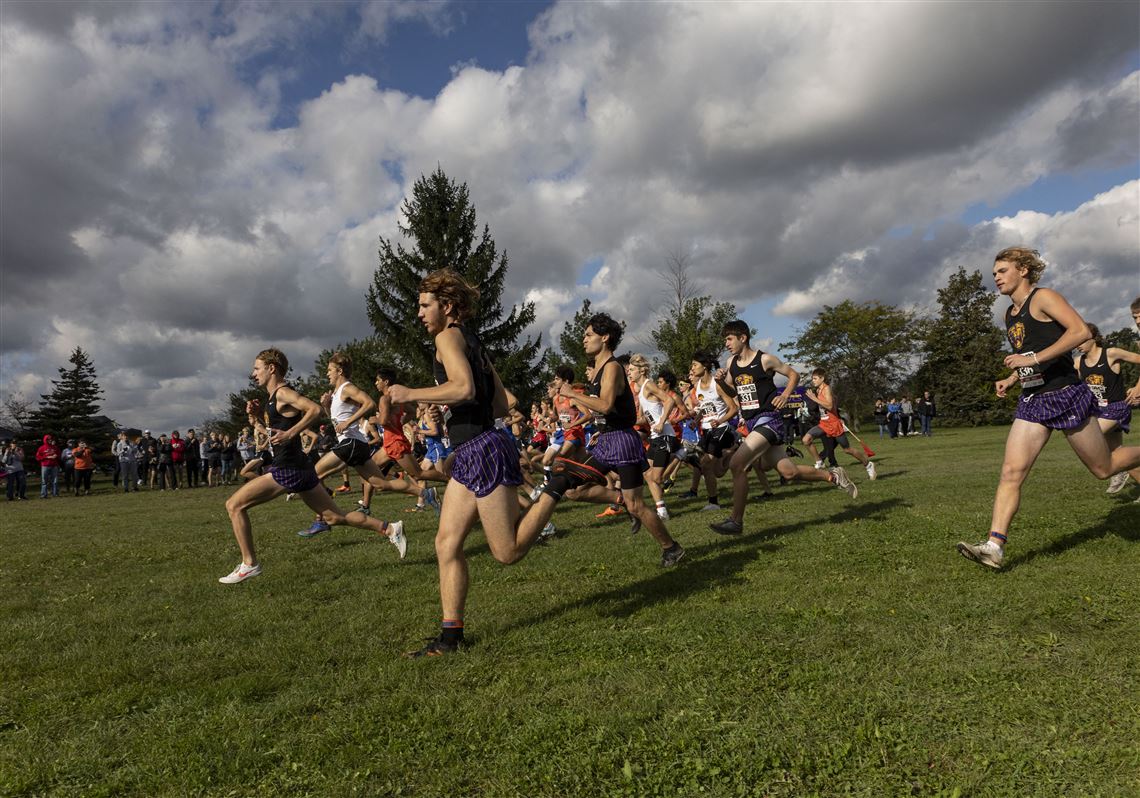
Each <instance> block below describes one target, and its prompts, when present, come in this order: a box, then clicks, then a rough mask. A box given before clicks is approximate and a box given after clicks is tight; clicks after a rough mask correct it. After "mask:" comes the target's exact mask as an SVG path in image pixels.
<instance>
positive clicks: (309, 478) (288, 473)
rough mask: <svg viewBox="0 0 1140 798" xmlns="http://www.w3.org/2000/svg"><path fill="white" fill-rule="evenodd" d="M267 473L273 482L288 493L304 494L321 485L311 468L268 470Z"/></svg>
mask: <svg viewBox="0 0 1140 798" xmlns="http://www.w3.org/2000/svg"><path fill="white" fill-rule="evenodd" d="M269 473H270V475H271V476H272V477H273V481H274V482H276V483H277V484H278V485H280V486H281V487H283V488H285V490H287V491H289V492H290V493H304V492H305V491H307V490H312V489H313V488H315V487H316V486H317V485H320V484H321V481H320V480H319V479H317V472H316V471H314V470H313V469H311V468H270V469H269Z"/></svg>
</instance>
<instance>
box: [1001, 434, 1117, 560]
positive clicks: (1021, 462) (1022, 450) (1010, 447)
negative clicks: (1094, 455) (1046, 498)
mask: <svg viewBox="0 0 1140 798" xmlns="http://www.w3.org/2000/svg"><path fill="white" fill-rule="evenodd" d="M1051 432H1052V430H1050V429H1049V428H1048V427H1045V426H1042V425H1041V424H1034V423H1031V422H1029V421H1024V420H1022V419H1020V418H1018V419H1014V421H1013V426H1012V427H1010V428H1009V436H1008V437H1007V438H1006V439H1005V459H1004V460H1003V461H1002V464H1001V478H1000V479H999V480H998V486H997V492H996V494H995V495H994V511H993V516H992V518H991V521H990V531H991V532H997V533H998V534H1000V535H1002V536H1008V533H1009V524H1010V521H1012V520H1013V516H1014V515H1015V514H1016V513H1017V508H1018V507H1019V506H1020V504H1021V485H1022V483H1023V482H1025V478H1026V477H1027V476H1028V475H1029V469H1031V468H1032V467H1033V463H1034V462H1035V461H1036V460H1037V455H1039V454H1041V450H1042V449H1043V448H1045V444H1046V443H1048V442H1049V435H1050V433H1051ZM1094 432H1095V434H1096V435H1097V437H1099V438H1100V439H1101V441H1102V442H1103V441H1104V436H1103V435H1101V434H1100V430H1099V429H1095V430H1094ZM999 544H1004V540H999Z"/></svg>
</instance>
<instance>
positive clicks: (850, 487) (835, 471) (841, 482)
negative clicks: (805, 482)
mask: <svg viewBox="0 0 1140 798" xmlns="http://www.w3.org/2000/svg"><path fill="white" fill-rule="evenodd" d="M827 472H828V473H829V474H831V475H832V476H833V477H835V487H837V488H839V489H840V490H845V491H847V495H848V496H850V497H851V498H852V499H855V498H858V496H859V486H858V485H856V484H855V483H854V482H852V481H851V477H849V476H847V472H846V471H844V470H843V466H835V467H833V468H829V469H827Z"/></svg>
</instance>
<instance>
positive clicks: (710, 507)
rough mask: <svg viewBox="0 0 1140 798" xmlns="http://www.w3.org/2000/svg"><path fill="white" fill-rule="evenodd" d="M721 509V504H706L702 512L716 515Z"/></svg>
mask: <svg viewBox="0 0 1140 798" xmlns="http://www.w3.org/2000/svg"><path fill="white" fill-rule="evenodd" d="M720 509H721V508H720V505H719V504H716V503H714V502H709V503H708V504H706V505H705V506H704V507H702V508H701V512H702V513H715V512H717V511H719V510H720Z"/></svg>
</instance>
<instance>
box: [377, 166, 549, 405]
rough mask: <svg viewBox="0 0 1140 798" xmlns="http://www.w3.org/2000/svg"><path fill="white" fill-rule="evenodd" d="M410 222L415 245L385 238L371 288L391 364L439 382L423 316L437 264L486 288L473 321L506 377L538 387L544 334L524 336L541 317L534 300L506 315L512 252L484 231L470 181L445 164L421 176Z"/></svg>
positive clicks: (410, 378)
mask: <svg viewBox="0 0 1140 798" xmlns="http://www.w3.org/2000/svg"><path fill="white" fill-rule="evenodd" d="M403 210H404V217H405V218H406V220H407V223H406V225H401V226H400V232H401V233H402V234H403V235H404V236H405V237H406V238H408V239H410V240H411V244H412V248H411V249H405V248H404V246H403V244H402V243H400V242H396V243H395V244H393V242H392V241H389V240H386V239H384V238H381V239H380V252H379V256H380V263H379V266H378V268H377V269H376V273H375V275H374V276H373V278H372V285H371V286H370V287H369V289H368V300H367V309H368V319H369V321H370V322H371V323H372V327H373V329H375V330H376V335H377V336H378V337H379V338H380V339H381V340H382V341H383V342H384V344H385V346H386V347H387V348H388V349H390V350H391V351H392V352H395V353H398V355H397V357H396V362H394V363H392V364H390V365H392V366H394V367H396V368H397V369H399V370H400V371H401V372H402V373H401V376H402V378H403V379H404V380H405V381H406V382H407V383H408V384H409V385H425V384H431V381H432V357H433V350H432V347H431V342H430V341H428V340H426V336H425V333H424V328H423V326H422V325H421V324H420V322H419V320H418V319H417V318H416V313H417V311H418V300H419V284H420V281H421V280H422V279H423V278H424V277H425V276H426V275H427V274H429V273H430V272H432V271H434V270H436V269H441V268H450V269H454V270H455V271H456V272H458V273H459V274H460V275H462V276H463V277H464V278H465V279H466V280H468V281H469V282H470V283H471V284H472V285H474V286H475V287H476V288H478V289H479V303H478V306H477V307H476V309H475V314H474V317H473V319H472V321H471V327H472V330H473V331H474V332H475V333H476V334H477V335H478V336H479V338H480V340H481V341H482V342H483V346H484V347H486V349H487V351H488V353H489V354H490V356H491V359H492V361H493V362H494V364H495V368H496V369H497V370H498V372H499V376H500V377H501V378H502V380H503V384H504V385H505V386H506V387H507V388H508V389H509V390H511V391H513V392H514V393H515V394H516V395H517V396H519V398H520V400H529V399H530V398H531V397H532V396H533V395H536V394H537V390H538V387H539V385H540V377H541V374H540V369H538V368H536V367H535V365H534V364H535V361H536V359H537V357H538V354H539V349H540V347H541V344H542V337H541V336H539V337H538V339H537V340H531V339H530V338H529V337H528V338H526V340H525V341H524V342H523V343H521V344H520V343H519V337H520V336H521V335H522V333H523V331H524V330H525V329H526V328H527V326H528V325H530V324H531V323H532V322H533V321H534V303H532V302H526V303H523V304H522V305H521V306H518V305H516V306H514V307H512V308H511V310H510V313H509V314H506V316H505V317H504V310H503V306H502V303H501V297H502V294H503V286H504V284H505V281H506V277H507V256H506V253H503V254H499V253H498V251H497V250H496V247H495V242H494V240H493V239H492V238H491V234H490V229H489V228H488V227H487V226H486V225H484V226H483V231H482V234H481V235H479V234H478V228H477V225H476V220H475V207H474V206H473V205H472V204H471V201H470V198H469V195H468V191H467V185H466V184H462V185H458V184H456V183H455V182H454V181H452V180H449V179H448V177H447V175H445V174H444V173H443V170H442V169H441V168H437V169H436V171H435V172H433V173H432V174H431V175H429V176H426V177H425V176H421V177H420V179H419V180H417V181H416V182H415V185H414V186H413V187H412V195H411V196H410V197H408V198H406V199H405V200H404V207H403Z"/></svg>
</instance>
